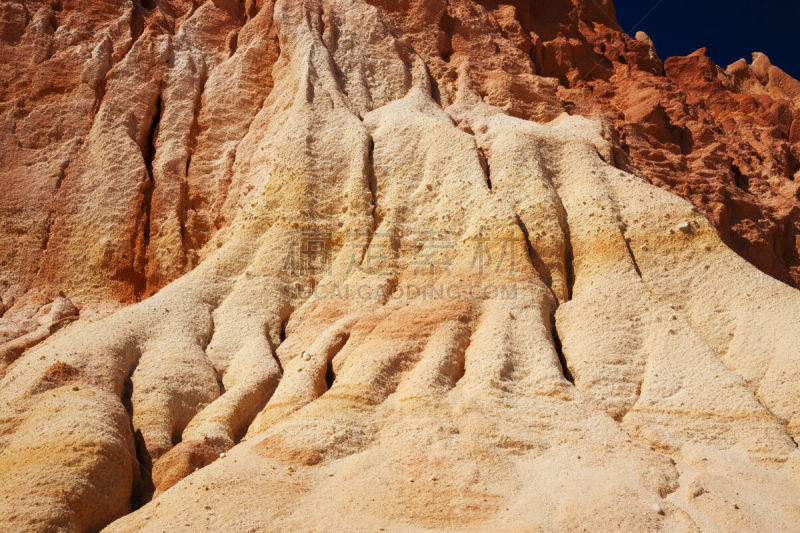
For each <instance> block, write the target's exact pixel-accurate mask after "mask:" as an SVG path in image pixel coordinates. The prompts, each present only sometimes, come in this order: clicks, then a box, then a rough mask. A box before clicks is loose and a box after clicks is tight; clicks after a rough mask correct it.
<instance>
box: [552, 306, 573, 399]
mask: <svg viewBox="0 0 800 533" xmlns="http://www.w3.org/2000/svg"><path fill="white" fill-rule="evenodd" d="M550 332H551V336H552V337H553V348H555V350H556V355H557V356H558V362H559V363H561V373H562V374H563V375H564V379H566V380H567V381H569V382H570V383H572V384H573V385H574V384H575V378H574V377H573V376H572V372H570V370H569V367H568V366H567V359H566V357H564V349H563V347H562V346H561V338H560V337H559V336H558V329H556V318H555V315H553V318H552V324H551V326H550Z"/></svg>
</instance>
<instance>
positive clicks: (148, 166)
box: [134, 93, 162, 300]
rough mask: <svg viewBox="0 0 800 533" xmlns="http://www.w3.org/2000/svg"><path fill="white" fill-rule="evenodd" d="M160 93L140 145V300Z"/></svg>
mask: <svg viewBox="0 0 800 533" xmlns="http://www.w3.org/2000/svg"><path fill="white" fill-rule="evenodd" d="M161 107H162V101H161V93H159V94H158V96H157V97H156V103H155V110H154V112H153V118H152V119H151V121H150V127H149V129H148V133H147V135H146V137H145V142H144V145H143V146H142V159H143V160H144V167H145V170H146V175H145V179H146V180H147V182H146V183H145V185H144V190H143V192H142V205H141V214H140V217H141V218H140V220H141V226H140V227H141V232H142V233H141V244H140V246H141V253H140V255H139V257H140V261H139V264H137V265H135V270H136V279H135V281H134V290H135V293H136V299H137V300H140V299H141V298H142V297H143V296H144V294H145V291H146V288H147V268H146V266H147V249H148V246H149V245H150V219H151V216H152V203H153V190H154V189H155V188H156V182H155V179H154V177H153V160H154V159H155V156H156V142H157V140H158V129H159V128H158V127H159V123H160V121H161Z"/></svg>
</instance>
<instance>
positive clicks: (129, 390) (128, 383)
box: [122, 366, 155, 511]
mask: <svg viewBox="0 0 800 533" xmlns="http://www.w3.org/2000/svg"><path fill="white" fill-rule="evenodd" d="M134 370H136V367H135V366H134V368H133V369H132V370H131V372H130V374H129V375H128V377H127V378H126V379H125V383H124V385H123V388H122V405H123V406H124V407H125V411H127V413H128V420H129V421H130V426H131V433H132V434H133V443H134V449H135V452H136V461H137V467H138V471H134V473H133V486H132V487H131V511H135V510H137V509H139V508H140V507H142V506H143V505H145V504H146V503H147V502H149V501H150V500H151V499H152V497H153V492H154V491H155V486H154V485H153V478H152V470H153V460H152V458H151V457H150V452H148V451H147V446H146V445H145V442H144V437H143V436H142V431H141V430H138V429H135V428H134V427H133V401H132V397H133V380H132V376H133V372H134Z"/></svg>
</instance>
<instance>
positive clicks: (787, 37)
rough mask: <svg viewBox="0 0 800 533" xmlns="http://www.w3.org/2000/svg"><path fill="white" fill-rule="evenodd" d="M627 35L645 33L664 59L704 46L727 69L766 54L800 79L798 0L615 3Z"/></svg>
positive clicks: (634, 0)
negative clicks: (754, 54) (640, 31)
mask: <svg viewBox="0 0 800 533" xmlns="http://www.w3.org/2000/svg"><path fill="white" fill-rule="evenodd" d="M614 5H615V6H616V8H617V20H619V23H620V26H622V29H624V30H625V31H626V32H628V33H629V34H630V35H634V34H635V33H636V31H637V30H643V31H645V32H647V34H648V35H650V38H652V39H653V42H655V44H656V50H657V51H658V55H659V56H660V57H661V59H662V60H664V59H666V58H668V57H670V56H675V55H686V54H689V53H691V52H694V51H695V50H697V49H698V48H700V47H702V46H706V47H707V48H708V55H709V56H710V57H711V59H713V60H714V62H715V63H717V64H718V65H720V66H721V67H722V68H725V67H726V66H728V65H729V64H730V63H733V62H734V61H736V60H737V59H739V58H740V57H744V58H745V59H747V61H748V62H750V55H751V53H752V52H754V51H758V52H764V53H765V54H767V55H768V56H769V58H770V59H771V60H772V64H773V65H777V66H779V67H780V68H782V69H783V70H785V71H786V72H788V73H789V74H791V75H792V76H793V77H795V78H798V79H800V0H762V1H756V0H724V1H723V0H661V2H660V3H659V0H614Z"/></svg>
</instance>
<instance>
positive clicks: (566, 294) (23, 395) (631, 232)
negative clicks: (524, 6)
mask: <svg viewBox="0 0 800 533" xmlns="http://www.w3.org/2000/svg"><path fill="white" fill-rule="evenodd" d="M264 9H268V10H272V9H273V6H272V5H271V4H270V5H269V6H268V7H267V8H264V7H262V10H261V11H259V14H258V15H257V16H256V17H255V18H253V19H252V22H255V21H257V19H258V17H269V20H270V21H271V22H274V26H273V25H271V24H267V22H266V20H263V21H261V24H262V26H263V27H262V28H261V30H262V32H263V34H264V35H270V32H273V31H274V32H275V35H276V36H277V39H278V42H279V45H280V57H279V58H277V59H276V60H275V61H274V68H273V69H272V73H271V75H270V79H269V81H268V82H267V81H265V80H264V79H263V78H260V77H259V75H260V74H259V75H256V74H258V73H251V74H254V75H253V77H250V78H248V77H246V78H247V79H249V80H251V83H252V85H248V87H259V85H258V83H269V84H274V87H272V90H271V92H269V96H268V97H266V98H264V99H263V101H262V102H260V105H261V107H260V109H259V110H256V107H257V106H255V105H253V106H250V107H248V112H247V113H244V114H243V116H242V117H239V118H238V119H237V121H234V122H233V123H232V126H231V128H233V129H236V128H239V129H240V130H242V131H245V130H246V131H247V133H246V134H245V135H244V137H239V138H240V139H241V140H240V141H237V142H238V144H236V146H235V147H234V146H228V147H227V148H225V150H229V149H230V150H234V151H235V152H236V153H238V154H239V156H237V157H236V161H235V162H231V166H230V167H226V168H229V174H224V173H221V172H219V171H212V170H209V172H210V173H211V174H212V175H213V177H214V179H220V180H229V181H227V182H226V183H224V187H223V188H225V190H226V191H228V193H227V196H225V198H221V197H219V196H216V195H214V194H212V193H208V197H209V198H212V197H213V199H214V202H211V203H206V202H205V201H203V200H202V198H200V197H201V196H202V194H201V193H198V195H199V196H198V198H200V199H199V200H197V203H196V204H194V205H196V206H197V209H196V211H195V216H196V217H197V220H198V222H197V224H198V226H197V227H207V226H208V224H211V223H210V222H209V221H210V220H213V219H215V218H216V217H222V218H221V219H225V220H227V222H226V223H225V224H221V226H220V229H219V230H218V231H209V232H208V233H203V232H202V231H200V232H197V233H193V234H196V235H203V237H202V239H206V238H207V239H208V242H207V245H206V246H205V247H204V248H203V249H202V251H201V253H200V254H199V257H198V260H199V263H198V265H197V266H196V267H195V268H193V269H192V270H191V271H189V272H188V273H186V274H184V275H183V276H181V277H179V278H178V279H177V280H175V281H174V282H172V283H170V284H169V285H167V286H166V287H164V288H163V289H162V290H160V291H159V292H158V293H156V294H155V295H153V296H151V297H150V298H148V299H145V300H143V301H141V302H140V303H137V304H135V305H132V306H129V307H124V308H122V309H120V310H118V311H116V312H115V313H113V314H110V315H108V316H106V317H105V318H102V319H96V320H94V321H90V320H88V319H86V318H84V319H80V320H78V321H76V322H75V323H72V324H70V325H68V326H66V327H63V328H61V329H60V330H58V331H57V332H56V333H54V334H53V335H52V336H51V337H49V338H47V339H46V340H44V341H42V342H40V343H39V344H36V345H35V346H32V347H30V348H28V349H27V350H26V351H25V352H24V353H21V354H20V355H19V356H18V357H15V358H14V360H13V361H9V365H8V366H7V368H6V371H5V374H4V376H3V377H2V382H0V478H2V483H0V523H2V525H3V527H4V528H7V529H16V530H23V529H24V530H40V531H47V530H54V529H63V530H77V531H91V530H97V529H100V528H102V527H104V526H106V525H108V524H110V525H109V527H108V530H109V531H132V530H154V531H161V530H186V531H196V530H209V531H220V530H227V531H251V530H264V529H268V530H275V531H289V530H302V531H330V530H335V531H352V530H357V531H361V530H374V529H380V528H384V529H386V530H402V531H408V530H412V531H413V530H431V529H433V530H474V531H486V530H503V531H516V530H519V531H529V530H539V529H541V530H573V529H587V530H600V531H605V530H608V531H610V530H620V529H621V530H677V531H695V530H698V529H702V530H731V529H736V530H751V531H764V530H783V531H791V530H796V529H797V524H798V523H800V507H798V504H797V502H798V501H800V498H798V496H800V452H798V450H797V443H796V440H797V439H798V438H800V425H798V424H800V422H798V420H800V401H798V400H800V398H798V396H800V379H798V377H799V376H798V375H797V373H798V368H800V351H798V349H797V347H796V342H795V340H796V339H797V338H800V320H798V318H800V317H798V314H800V293H798V292H797V291H796V290H795V289H792V288H790V287H788V286H785V285H783V284H781V283H780V282H778V281H776V280H774V279H772V278H770V277H768V276H766V275H765V274H762V273H761V272H759V271H758V270H756V269H755V268H754V267H752V266H751V265H750V264H748V263H746V262H745V261H744V260H742V259H741V258H739V256H737V255H736V254H735V253H734V252H732V251H730V250H729V249H728V248H727V247H725V245H724V244H722V242H721V241H720V239H719V237H718V236H717V234H716V233H715V232H714V231H713V229H712V228H711V226H710V225H709V223H708V222H707V221H706V219H705V218H704V217H702V215H701V214H699V213H698V212H697V211H696V210H693V209H692V207H691V206H690V204H688V203H687V202H685V201H684V200H682V199H680V198H678V197H676V196H673V195H671V194H669V193H667V192H664V191H661V190H659V189H657V188H655V187H653V186H651V185H649V184H648V183H646V182H645V181H643V180H641V179H640V178H638V177H636V176H633V175H630V174H627V173H624V172H621V171H620V170H619V169H617V168H615V167H613V166H612V165H611V164H610V163H609V162H612V161H613V157H612V147H611V145H610V144H609V141H608V140H607V139H606V138H605V137H604V128H603V127H602V126H601V125H600V124H599V123H597V122H593V121H590V120H588V119H585V118H582V117H576V116H572V117H571V116H567V115H566V114H564V115H561V116H558V117H557V118H555V119H554V120H551V121H547V122H534V121H529V120H524V119H522V118H519V117H515V116H512V115H511V114H509V113H508V110H507V109H505V110H504V109H502V108H500V107H497V106H493V105H490V103H487V101H486V100H487V99H486V98H483V97H481V95H480V91H479V90H478V89H480V87H481V81H480V79H479V77H478V74H479V73H476V72H474V71H473V70H472V69H471V68H470V65H469V62H468V61H464V62H462V63H461V64H460V66H459V68H458V71H457V76H456V79H455V80H454V83H453V91H452V95H451V96H452V98H451V99H450V100H449V101H444V105H442V104H443V100H442V98H441V94H439V92H438V89H437V85H436V83H435V81H434V78H433V77H432V76H431V68H430V67H429V65H427V64H426V63H425V61H423V59H422V58H421V57H420V56H418V55H417V54H416V53H415V52H414V51H413V49H412V48H410V47H409V46H408V43H407V42H406V41H405V40H404V39H403V38H402V37H397V36H395V34H394V33H393V32H392V31H390V29H391V28H390V26H389V25H388V21H387V18H386V16H385V15H384V14H383V13H382V11H380V10H379V9H378V8H376V7H374V6H370V5H366V4H363V3H360V2H355V1H345V0H341V1H337V2H326V3H324V5H323V3H319V2H277V3H276V4H275V5H274V10H273V11H269V12H268V11H264ZM262 14H263V15H262ZM331 22H334V24H331ZM334 30H338V31H337V32H335V31H334ZM262 36H263V35H262ZM240 37H242V36H240ZM334 37H336V39H334ZM251 39H252V40H251V41H249V42H250V43H255V44H252V46H253V47H255V48H252V49H251V52H250V53H252V54H262V55H268V53H267V51H265V50H266V49H267V48H269V46H272V45H271V44H270V43H273V44H274V42H273V41H271V40H268V41H263V42H262V41H259V40H258V38H257V36H256V35H255V34H253V35H252V36H251ZM259 43H260V44H259ZM258 46H260V47H261V48H259V47H258ZM134 51H135V48H134V49H132V51H131V53H134ZM241 54H242V56H244V52H242V53H241ZM231 57H232V58H233V57H237V55H236V54H234V55H232V56H231ZM240 57H241V56H240ZM259 57H260V56H259ZM237 61H241V62H240V63H236V64H237V65H239V66H241V68H242V69H246V64H247V63H246V57H241V59H238V60H237ZM253 64H256V65H261V64H262V60H260V59H258V60H255V59H254V63H253ZM227 68H230V69H231V71H235V70H236V69H235V68H234V65H231V66H230V67H227ZM214 72H226V71H219V70H215V71H214ZM261 74H263V73H261ZM212 78H213V75H212V77H211V78H209V80H208V82H207V84H208V83H210V82H211V80H212ZM476 79H478V81H476ZM259 80H260V81H259ZM273 80H274V81H273ZM206 90H209V88H208V85H207V89H206ZM253 90H254V92H256V93H258V92H259V90H257V89H253ZM165 94H168V93H165ZM167 97H168V96H167ZM109 105H110V104H109ZM166 117H167V114H166V113H165V114H164V115H163V116H162V118H161V119H160V120H161V121H164V120H165V119H166ZM145 122H146V121H145ZM245 123H247V124H248V125H247V126H246V127H245ZM170 124H174V122H170V123H169V124H167V125H166V126H164V127H169V125H170ZM198 124H200V125H201V127H202V124H203V121H202V120H200V119H198ZM96 127H99V126H96ZM237 131H238V130H237ZM207 135H208V138H207V139H206V140H205V141H201V140H200V139H202V138H203V137H202V135H201V136H200V137H198V143H200V142H207V143H208V144H209V146H211V145H215V146H218V147H220V146H224V145H225V143H226V142H228V141H222V140H221V139H218V138H217V137H214V136H212V134H211V133H207ZM215 135H216V134H215ZM238 135H239V134H238V133H235V132H232V133H231V137H232V138H233V137H236V136H238ZM231 142H232V141H231ZM90 145H91V144H89V145H87V146H90ZM219 149H220V150H222V148H219ZM176 150H177V149H176ZM178 151H180V150H178ZM159 153H160V152H159V149H158V148H156V154H157V155H156V159H155V160H154V162H153V169H154V171H155V169H157V168H161V167H160V166H159V164H158V163H159V162H160V161H161V160H160V159H159V157H160V156H159V155H158V154H159ZM162 153H163V152H162ZM168 153H172V152H171V151H170V152H168ZM215 153H217V152H215ZM181 161H182V160H181ZM91 164H98V163H97V161H94V162H92V163H91ZM204 164H205V165H206V166H207V168H209V169H211V168H212V167H213V168H217V165H218V164H220V160H219V159H214V158H209V162H207V163H204ZM164 165H165V166H164V167H163V168H164V169H168V168H171V167H169V165H167V164H166V163H164ZM129 170H130V169H129ZM131 172H132V170H131ZM226 172H228V171H226ZM223 174H224V176H229V177H223ZM187 179H188V180H189V181H190V182H191V180H192V179H193V178H192V177H191V173H190V174H189V177H188V178H187ZM200 181H202V183H203V185H202V187H206V188H207V190H208V191H212V190H214V187H218V186H219V187H222V185H220V183H221V182H220V183H215V182H213V180H211V181H203V180H200ZM109 186H111V185H109ZM190 189H192V187H191V186H190ZM193 190H195V191H198V190H200V189H197V188H193ZM190 196H191V195H190ZM169 198H173V196H172V195H167V196H166V198H165V201H166V200H167V199H169ZM221 219H220V220H221ZM203 220H205V222H203ZM92 223H102V220H100V221H96V222H92ZM203 224H206V226H203ZM211 225H213V224H211ZM167 226H169V224H167V225H166V226H164V227H167ZM208 227H210V226H208ZM170 231H172V230H170ZM170 231H168V230H164V233H163V236H164V239H166V240H167V241H168V240H169V239H168V235H170V234H174V233H175V231H172V233H170ZM177 233H178V234H180V231H179V230H178V231H177ZM190 233H192V232H190ZM151 235H152V234H151ZM84 238H87V239H88V238H89V237H88V236H87V235H84ZM198 238H200V237H198ZM165 242H166V241H165ZM168 248H169V247H168V246H167V248H165V249H168ZM48 253H55V252H48ZM89 267H91V264H88V265H87V268H89ZM312 290H313V291H314V292H313V294H312ZM151 497H152V500H151ZM149 500H151V501H149ZM148 501H149V503H147V502H148ZM140 504H145V505H144V506H143V507H142V508H140V509H138V510H137V511H135V512H133V513H130V514H127V513H128V512H129V510H130V508H131V505H133V506H138V505H140Z"/></svg>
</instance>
